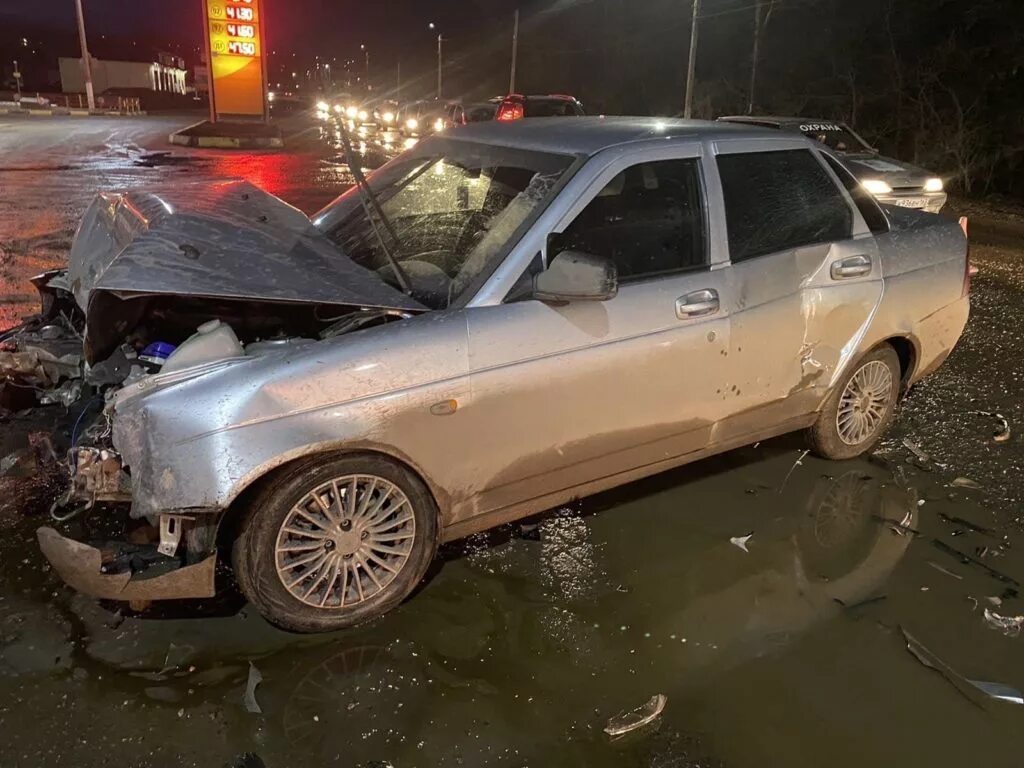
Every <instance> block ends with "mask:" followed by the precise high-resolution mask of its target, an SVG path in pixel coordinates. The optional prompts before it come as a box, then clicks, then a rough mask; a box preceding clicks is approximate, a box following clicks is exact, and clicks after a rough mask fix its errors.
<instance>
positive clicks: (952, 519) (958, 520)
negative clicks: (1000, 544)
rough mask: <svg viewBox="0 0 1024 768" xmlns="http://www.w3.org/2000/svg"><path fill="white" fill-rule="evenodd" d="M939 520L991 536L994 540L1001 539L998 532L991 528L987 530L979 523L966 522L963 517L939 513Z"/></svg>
mask: <svg viewBox="0 0 1024 768" xmlns="http://www.w3.org/2000/svg"><path fill="white" fill-rule="evenodd" d="M939 518H940V519H941V520H943V521H944V522H947V523H949V524H951V525H959V526H960V527H962V528H967V529H968V530H971V531H974V532H975V533H980V534H982V535H984V536H991V537H992V538H993V539H998V538H999V536H998V535H997V534H996V532H995V531H993V530H992V529H991V528H985V527H984V526H981V525H978V524H977V523H972V522H971V521H970V520H965V519H964V518H962V517H956V516H954V515H947V514H946V513H945V512H939Z"/></svg>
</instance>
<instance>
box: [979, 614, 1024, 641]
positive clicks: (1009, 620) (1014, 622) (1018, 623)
mask: <svg viewBox="0 0 1024 768" xmlns="http://www.w3.org/2000/svg"><path fill="white" fill-rule="evenodd" d="M985 621H986V622H987V623H988V625H989V626H990V627H992V629H998V630H999V631H1000V632H1002V633H1003V634H1004V635H1006V636H1007V637H1017V636H1018V635H1019V634H1020V631H1021V629H1024V616H1000V615H999V614H998V613H996V612H995V611H993V610H992V609H991V608H986V609H985Z"/></svg>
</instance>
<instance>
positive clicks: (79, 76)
mask: <svg viewBox="0 0 1024 768" xmlns="http://www.w3.org/2000/svg"><path fill="white" fill-rule="evenodd" d="M162 58H163V57H162ZM90 59H91V60H92V85H93V90H95V92H96V93H97V94H99V93H103V92H104V91H107V90H110V89H111V88H145V89H147V90H150V91H168V92H170V93H182V94H183V93H185V75H186V74H187V70H186V69H185V68H184V66H176V64H177V63H179V62H175V65H170V66H169V65H168V64H164V63H160V62H157V61H153V62H145V61H106V60H104V59H97V58H95V57H90ZM59 65H60V86H61V90H62V91H63V92H64V93H84V92H85V69H84V67H83V66H82V60H81V59H80V58H79V59H70V58H64V57H61V58H60V60H59Z"/></svg>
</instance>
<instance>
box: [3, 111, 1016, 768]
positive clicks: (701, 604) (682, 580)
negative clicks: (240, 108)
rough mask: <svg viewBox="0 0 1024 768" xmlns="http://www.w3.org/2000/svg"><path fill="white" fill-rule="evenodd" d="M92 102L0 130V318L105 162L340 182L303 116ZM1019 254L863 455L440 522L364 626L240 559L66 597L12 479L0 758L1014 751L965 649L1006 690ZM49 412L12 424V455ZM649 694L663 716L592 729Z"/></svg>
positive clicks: (766, 450) (140, 171)
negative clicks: (231, 134)
mask: <svg viewBox="0 0 1024 768" xmlns="http://www.w3.org/2000/svg"><path fill="white" fill-rule="evenodd" d="M106 122H109V121H101V122H91V121H88V126H90V127H88V128H82V129H76V131H77V130H81V131H82V133H81V134H79V133H74V134H72V135H71V136H70V137H64V138H63V139H62V138H61V136H60V134H59V132H58V131H57V130H56V129H54V130H50V129H43V130H42V132H41V133H40V134H31V135H29V134H18V136H17V137H16V138H17V140H18V141H22V144H21V146H23V147H24V150H23V151H22V152H21V153H20V154H18V155H17V156H15V155H14V154H12V152H11V150H10V147H11V146H13V145H14V142H15V139H12V138H11V137H10V136H9V135H8V133H9V131H10V130H11V129H10V128H9V126H8V125H7V124H4V123H2V122H0V152H3V154H2V155H0V184H2V185H3V191H2V192H0V249H2V250H0V281H4V282H3V284H2V285H0V296H2V297H4V298H0V302H3V301H7V304H3V303H0V327H3V326H5V325H7V324H9V323H8V322H5V317H4V312H5V311H9V312H13V311H14V309H12V308H16V307H17V306H18V303H17V300H16V299H15V300H11V297H12V296H15V297H16V296H17V295H18V294H19V291H22V289H23V285H24V277H26V276H28V275H29V274H31V272H33V271H37V270H39V269H42V268H46V267H51V266H56V265H59V264H60V263H61V262H62V260H63V258H64V256H65V254H66V249H67V247H68V245H69V244H70V239H71V236H72V234H73V228H74V226H75V223H76V221H77V217H78V216H79V215H80V213H81V211H82V210H84V207H85V205H86V204H87V203H88V201H89V198H90V196H91V194H92V190H93V189H94V188H95V187H104V188H118V187H121V188H123V187H130V186H138V185H143V184H146V185H151V184H153V183H154V181H155V182H158V183H160V182H163V183H167V182H171V183H173V182H174V181H175V180H177V179H193V178H214V177H223V176H232V175H243V176H246V177H248V178H250V179H251V180H253V181H255V182H256V183H259V184H261V185H263V186H266V187H268V188H269V189H270V190H271V191H272V192H275V193H277V194H280V195H282V196H283V197H284V198H285V199H286V200H288V201H289V202H292V203H293V204H296V205H298V206H299V207H301V208H302V209H303V210H306V211H313V210H316V209H317V208H319V207H320V206H321V205H323V204H324V203H326V202H327V201H328V200H330V199H331V198H332V197H333V196H334V195H336V194H338V193H339V192H340V191H342V190H343V189H344V188H345V187H346V186H347V185H348V184H349V183H350V182H351V178H350V174H349V172H348V169H347V167H346V166H345V164H344V163H343V162H342V160H341V159H340V158H339V153H340V149H339V147H338V146H337V140H336V139H337V137H334V136H332V135H331V133H330V129H328V132H327V133H322V131H323V129H322V128H321V127H319V126H317V127H315V128H314V130H313V131H312V132H311V133H310V134H309V135H307V136H306V137H305V138H304V140H303V141H304V143H300V144H299V146H298V148H297V149H296V150H295V151H293V152H289V153H238V154H235V153H215V152H188V153H185V154H181V153H179V152H178V151H177V150H175V151H174V152H173V153H172V154H171V155H168V156H163V155H158V154H154V153H156V152H164V151H167V148H166V146H164V145H163V143H162V140H158V139H159V134H160V133H166V132H167V128H168V126H167V125H165V124H164V123H163V122H160V121H155V122H147V121H132V122H129V123H118V124H117V126H114V125H108V126H107V127H106V128H103V127H102V126H103V125H104V124H105V123H106ZM55 125H56V124H54V126H55ZM122 125H128V126H129V127H128V128H123V127H121V126H122ZM131 126H134V127H131ZM5 142H6V143H5ZM62 147H63V149H62ZM375 151H376V150H371V147H368V148H367V159H366V163H367V165H368V166H371V165H372V164H373V163H375V162H377V159H376V158H375V157H371V156H372V155H373V154H374V152H375ZM15 165H18V168H15V167H14V166H15ZM1019 255H1020V254H1019V253H1015V252H1011V251H1007V250H1004V249H1002V248H996V247H984V246H983V247H981V248H977V249H976V250H975V256H976V258H977V259H978V260H979V263H980V264H981V266H982V269H983V272H982V276H981V278H980V279H979V280H978V282H977V285H976V293H975V314H974V318H973V319H972V322H971V325H970V327H969V330H968V334H967V336H966V337H965V340H964V343H963V345H962V346H961V347H960V348H959V349H958V350H957V351H956V353H955V354H954V355H953V357H952V358H951V359H950V361H949V363H948V365H947V366H946V367H945V368H944V369H943V371H942V372H941V373H940V374H939V375H938V376H936V377H935V378H933V379H931V380H929V381H928V382H926V383H925V384H924V385H922V386H921V387H919V388H917V389H916V390H915V392H914V393H912V395H911V397H910V398H909V399H908V401H907V402H906V404H905V405H904V407H903V413H902V416H901V421H900V423H899V424H898V426H897V427H896V429H895V430H894V432H893V434H892V436H891V438H890V439H889V440H887V442H886V445H885V450H884V451H883V452H882V453H881V455H880V456H879V457H876V458H872V459H871V460H867V461H855V462H847V463H838V464H834V463H828V462H822V461H818V460H815V459H813V458H805V459H804V460H803V461H802V462H801V463H800V464H797V463H796V462H797V460H798V459H799V458H800V456H801V453H802V446H801V445H800V443H799V441H798V440H797V439H795V438H785V439H781V440H776V441H771V442H767V443H764V444H761V445H759V446H756V447H750V448H746V449H743V450H740V451H736V452H733V453H730V454H728V455H726V456H723V457H719V458H717V459H712V460H709V461H705V462H701V463H699V464H697V465H694V466H692V467H688V468H685V469H683V470H679V471H676V472H672V473H668V474H665V475H662V476H659V477H656V478H652V479H650V480H648V481H645V482H641V483H636V484H633V485H630V486H627V487H625V488H622V489H619V490H617V491H615V492H612V493H608V494H604V495H601V496H598V497H595V498H592V499H587V500H585V501H583V502H582V503H580V504H578V505H575V506H573V507H571V508H566V509H561V510H554V511H552V512H550V513H548V514H547V515H544V516H542V517H540V518H538V519H535V520H531V521H528V522H527V523H524V524H520V525H514V526H510V527H506V528H503V529H500V530H498V531H494V532H491V533H489V534H486V535H480V536H476V537H473V538H472V539H469V540H467V541H464V542H459V543H457V544H454V545H451V546H449V547H447V548H446V549H445V550H444V551H443V553H442V557H441V559H440V560H439V563H438V565H437V567H436V568H434V569H433V571H432V573H431V575H430V578H429V579H428V580H427V582H426V583H425V584H424V585H423V586H422V588H421V589H419V590H418V592H417V594H416V595H415V596H414V597H413V598H412V599H411V600H409V601H408V602H407V603H406V604H404V605H403V606H401V607H400V608H399V609H398V610H397V611H395V612H394V613H393V614H391V615H389V616H387V617H384V618H383V619H381V620H380V621H378V622H376V623H374V624H372V625H370V626H367V627H363V628H359V629H356V630H354V631H349V632H345V633H339V634H336V635H329V636H323V637H299V636H294V635H288V634H285V633H282V632H280V631H278V630H276V629H274V628H272V627H270V626H269V625H267V624H266V623H265V622H264V621H263V620H262V619H261V618H260V617H259V616H257V615H256V614H255V612H253V611H252V610H251V609H248V608H246V607H245V606H244V605H243V604H242V603H241V601H240V600H239V598H238V597H237V595H236V594H235V593H234V592H233V591H232V590H231V588H230V586H226V588H225V592H224V594H222V595H221V596H220V597H219V598H218V599H217V600H213V601H207V602H202V603H186V604H180V605H165V606H160V607H159V608H157V609H154V610H152V611H149V612H147V613H145V614H141V615H135V614H132V613H130V612H129V611H127V610H126V609H123V608H120V609H119V608H118V606H115V605H110V604H98V603H97V602H95V601H92V600H88V599H86V598H82V597H80V596H76V595H74V594H73V593H72V592H70V591H69V590H68V589H66V588H65V587H64V586H63V585H61V584H60V583H59V581H58V579H57V578H56V577H55V576H54V575H53V574H52V573H51V572H49V570H48V569H45V568H44V567H43V564H42V562H43V561H42V558H41V557H40V556H39V554H38V550H37V547H36V544H35V540H34V534H33V531H34V529H35V527H36V525H37V524H38V521H39V519H40V517H39V515H40V512H38V511H36V510H34V509H33V510H27V509H25V508H23V507H22V506H18V504H17V503H15V502H16V500H15V501H12V498H13V496H12V495H11V494H8V491H9V490H10V489H9V488H8V487H7V486H2V487H0V531H2V533H3V536H2V537H0V765H2V766H4V767H5V768H6V766H8V765H10V766H67V765H74V766H76V768H77V767H79V766H81V767H88V766H108V765H111V764H118V765H125V766H132V767H133V768H134V767H135V766H153V767H157V766H160V767H162V766H168V767H170V766H174V767H175V768H176V767H177V766H203V767H204V768H205V767H206V766H215V767H219V766H222V765H225V764H227V763H228V762H229V761H230V760H231V759H232V758H234V757H235V756H237V755H240V754H243V753H247V752H253V753H256V754H258V755H260V757H261V758H262V759H263V761H264V762H265V763H266V765H267V766H269V768H281V767H284V766H295V765H311V766H319V765H342V766H371V765H373V766H382V765H393V766H398V767H404V766H458V765H466V766H482V765H495V766H526V765H531V766H538V765H539V766H576V765H586V766H594V767H600V766H609V767H610V766H616V768H617V767H618V766H627V767H628V766H637V767H639V766H645V767H656V768H668V767H669V766H671V767H673V768H682V767H683V766H718V765H725V766H740V767H746V766H750V767H751V768H754V767H760V766H764V765H784V766H796V767H798V768H799V767H800V766H808V767H811V766H813V767H814V768H818V766H820V765H822V764H827V765H830V766H839V768H845V767H846V766H850V767H851V768H852V767H853V766H856V767H857V768H861V767H862V766H864V765H931V766H962V765H984V766H986V768H998V767H999V766H1016V765H1019V764H1020V762H1021V760H1020V757H1019V754H1020V744H1019V739H1018V738H1017V734H1018V733H1019V732H1020V728H1019V719H1020V717H1021V715H1022V714H1024V707H1020V706H1019V705H1016V704H1012V703H1008V702H1003V701H996V700H992V699H988V698H986V697H985V696H984V695H983V694H982V695H979V694H978V692H977V689H972V690H973V691H974V692H973V693H971V690H968V692H967V693H966V694H965V692H964V690H963V689H965V688H967V689H970V685H969V684H963V683H962V680H961V678H960V677H959V676H962V679H963V680H974V681H985V682H996V683H1003V684H1007V685H1010V686H1012V687H1014V688H1016V689H1024V664H1022V663H1021V661H1020V658H1021V654H1020V648H1021V645H1020V644H1021V643H1022V642H1024V638H1021V637H1018V636H1016V635H1015V633H1014V629H1013V626H1012V621H1011V623H1010V625H1009V627H1008V628H1006V627H1004V628H1002V629H1000V628H998V627H994V626H992V622H991V621H990V620H987V619H986V617H985V611H986V610H988V611H989V612H990V614H989V615H990V616H991V615H992V613H991V612H995V614H998V615H999V616H1003V617H1008V618H1009V619H1011V620H1012V619H1013V618H1014V617H1016V616H1018V615H1019V614H1021V613H1024V611H1022V610H1021V601H1020V599H1019V597H1018V591H1019V589H1020V587H1019V584H1018V581H1019V580H1021V579H1024V561H1022V558H1021V556H1020V555H1019V554H1018V552H1019V536H1018V532H1019V525H1017V524H1016V522H1015V518H1016V515H1017V514H1018V513H1017V509H1016V503H1017V502H1018V501H1019V500H1020V499H1021V498H1024V492H1022V481H1021V473H1020V463H1021V451H1020V445H1021V442H1020V437H1019V435H1017V434H1016V433H1015V434H1014V437H1013V440H1012V441H1010V442H1009V443H1005V444H995V443H993V441H992V440H991V428H992V425H991V423H990V420H989V417H985V416H981V415H978V414H977V413H975V412H977V411H985V412H996V411H998V412H1002V413H1003V414H1004V415H1006V416H1007V417H1009V419H1010V421H1011V423H1012V424H1017V423H1020V422H1021V420H1022V419H1024V415H1022V414H1019V405H1018V402H1017V399H1018V398H1019V392H1020V387H1019V383H1020V375H1021V374H1020V371H1019V370H1018V368H1019V366H1018V365H1017V362H1016V361H1017V360H1019V359H1020V353H1021V352H1024V349H1022V348H1021V339H1024V333H1022V323H1021V321H1020V319H1019V318H1020V316H1021V314H1020V312H1019V307H1020V305H1021V301H1020V299H1021V291H1022V290H1024V279H1022V276H1024V270H1022V267H1021V263H1020V261H1019ZM26 293H27V291H26ZM32 301H34V300H32ZM18 314H20V312H19V313H18ZM75 415H76V414H74V413H71V414H64V415H62V416H61V423H60V425H59V428H58V439H57V442H58V447H60V443H62V442H63V443H65V444H66V442H67V437H68V433H69V431H70V427H71V424H72V423H73V421H74V418H75ZM1018 416H1020V418H1018ZM46 426H48V425H45V424H42V423H40V422H39V419H36V418H35V417H31V416H28V417H24V418H16V419H14V420H13V421H11V422H8V423H5V424H3V425H2V427H0V457H3V456H5V455H6V454H7V453H9V452H10V451H11V450H13V449H15V448H17V447H19V446H20V445H23V444H24V434H25V433H26V432H27V431H29V430H30V429H39V428H44V427H46ZM61 432H63V434H61ZM904 439H908V440H910V441H911V442H912V444H913V445H914V446H915V447H917V448H918V450H920V451H922V452H924V453H926V454H928V455H929V456H930V459H929V460H928V461H922V460H920V459H918V458H914V457H913V455H912V454H910V453H909V452H908V449H907V448H905V447H904V446H903V444H902V441H903V440H904ZM940 465H941V466H940ZM787 476H788V480H787ZM958 476H963V477H967V478H970V479H971V480H973V481H976V482H977V483H978V484H979V485H980V486H981V488H980V490H974V489H972V488H966V487H963V483H959V484H956V483H954V480H955V478H957V477H958ZM29 512H31V514H29ZM751 534H752V535H751ZM748 536H750V538H749V539H747V538H746V537H748ZM734 539H735V540H737V541H738V542H743V541H744V540H745V541H746V548H747V550H748V551H744V550H743V549H742V548H740V547H739V546H737V545H736V544H734V543H733V540H734ZM995 623H996V624H998V623H999V622H998V621H997V622H995ZM904 631H906V632H909V633H910V634H911V635H912V636H913V637H914V638H916V639H917V641H919V642H920V643H922V644H923V645H924V646H925V647H926V648H927V649H928V651H929V652H930V653H931V654H933V656H932V657H928V658H936V659H938V660H940V661H941V663H944V664H945V665H948V668H949V669H952V670H955V672H956V675H957V677H955V678H951V677H950V676H949V675H947V674H944V673H943V672H941V671H938V670H936V669H930V668H927V667H926V666H924V665H923V664H922V662H921V661H920V660H919V658H918V657H916V656H914V655H912V654H911V653H909V652H908V651H907V644H906V640H905V637H904V634H903V633H904ZM250 665H252V666H250ZM252 668H254V669H256V670H258V672H259V674H260V675H261V676H262V682H261V683H260V684H259V685H258V686H257V687H256V689H255V694H254V695H255V700H256V702H257V703H258V706H259V708H260V709H261V710H262V713H261V714H253V713H249V712H247V711H246V707H245V705H244V700H245V692H246V685H247V681H249V679H250V674H251V672H250V670H251V669H252ZM657 693H661V694H665V695H666V696H667V697H668V704H667V706H666V708H665V710H664V713H663V715H662V717H661V718H660V719H659V720H658V721H657V722H656V723H655V724H654V725H653V726H651V727H648V728H647V729H645V730H643V731H640V732H637V733H634V734H631V735H628V736H626V737H625V738H623V739H621V740H619V741H615V742H611V741H610V740H609V739H608V737H607V736H606V735H605V734H604V733H603V728H604V726H605V724H606V722H607V721H608V719H609V718H610V717H612V716H614V715H616V714H618V713H620V712H623V711H625V710H631V709H633V708H634V707H637V706H640V705H642V704H643V703H644V702H646V701H648V700H649V699H650V698H651V697H652V696H653V695H654V694H657Z"/></svg>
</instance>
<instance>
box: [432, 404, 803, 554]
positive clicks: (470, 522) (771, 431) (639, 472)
mask: <svg viewBox="0 0 1024 768" xmlns="http://www.w3.org/2000/svg"><path fill="white" fill-rule="evenodd" d="M816 417H817V414H813V413H812V414H808V415H805V416H800V417H798V418H793V419H789V420H788V421H785V422H783V423H781V424H776V425H775V426H773V427H768V428H765V429H762V430H758V431H757V432H753V433H749V434H746V435H742V436H739V437H734V438H732V439H730V440H726V441H723V442H721V443H716V444H714V445H709V446H707V447H706V448H702V449H700V450H697V451H693V452H691V453H687V454H684V455H682V456H675V457H673V458H670V459H665V460H664V461H657V462H653V463H651V464H646V465H644V466H641V467H635V468H633V469H628V470H625V471H623V472H617V473H615V474H612V475H607V476H606V477H602V478H598V479H597V480H590V481H588V482H586V483H582V484H580V485H575V486H572V487H569V488H565V489H563V490H560V491H553V492H551V493H546V494H543V495H541V496H536V497H534V498H531V499H526V500H524V501H521V502H517V503H515V504H510V505H508V506H506V507H502V508H500V509H496V510H493V511H491V512H486V513H484V514H482V515H477V516H474V517H470V518H468V519H464V520H458V521H455V522H452V523H449V524H446V525H445V526H444V528H443V529H442V531H441V540H442V541H443V542H448V541H455V540H456V539H461V538H464V537H466V536H470V535H471V534H474V533H479V532H480V531H486V530H488V529H490V528H494V527H496V526H499V525H502V524H504V523H510V522H513V521H515V520H520V519H522V518H524V517H529V516H530V515H534V514H537V513H538V512H544V511H546V510H548V509H552V508H554V507H557V506H558V505H560V504H565V503H567V502H569V501H573V500H574V499H579V498H583V497H585V496H593V495H594V494H596V493H600V492H601V491H607V490H610V489H612V488H616V487H618V486H620V485H625V484H627V483H631V482H634V481H636V480H641V479H643V478H645V477H650V476H651V475H657V474H659V473H661V472H665V471H668V470H670V469H675V468H676V467H681V466H684V465H686V464H691V463H693V462H695V461H700V460H701V459H705V458H708V457H709V456H714V455H716V454H719V453H725V452H727V451H731V450H735V449H736V448H742V447H743V446H745V445H750V444H752V443H755V442H757V441H759V440H768V439H770V438H772V437H778V436H780V435H785V434H787V433H789V432H795V431H797V430H799V429H806V428H807V427H809V426H810V425H811V424H813V423H814V420H815V418H816Z"/></svg>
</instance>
